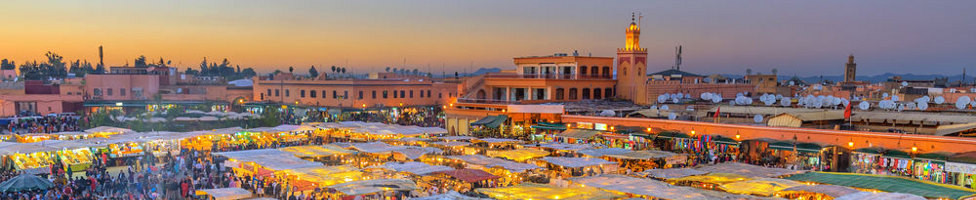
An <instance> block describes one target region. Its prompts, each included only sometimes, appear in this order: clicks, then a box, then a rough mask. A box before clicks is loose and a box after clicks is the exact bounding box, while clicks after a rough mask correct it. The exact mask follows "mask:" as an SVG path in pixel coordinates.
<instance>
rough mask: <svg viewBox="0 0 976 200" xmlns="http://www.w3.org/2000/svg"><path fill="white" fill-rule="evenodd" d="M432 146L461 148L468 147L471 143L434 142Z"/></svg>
mask: <svg viewBox="0 0 976 200" xmlns="http://www.w3.org/2000/svg"><path fill="white" fill-rule="evenodd" d="M431 144H435V145H441V146H445V147H460V146H468V145H470V144H471V143H470V142H461V141H448V142H432V143H431Z"/></svg>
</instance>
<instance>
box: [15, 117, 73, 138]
mask: <svg viewBox="0 0 976 200" xmlns="http://www.w3.org/2000/svg"><path fill="white" fill-rule="evenodd" d="M78 119H79V118H78V117H77V116H70V115H46V116H30V117H11V118H7V119H5V121H7V125H6V126H5V127H4V130H3V131H4V132H5V133H15V134H23V133H55V132H64V131H79V130H81V127H80V126H78Z"/></svg>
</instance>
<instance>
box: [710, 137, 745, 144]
mask: <svg viewBox="0 0 976 200" xmlns="http://www.w3.org/2000/svg"><path fill="white" fill-rule="evenodd" d="M712 142H715V143H716V144H728V145H739V141H735V139H732V138H727V137H722V136H720V135H716V136H714V137H712Z"/></svg>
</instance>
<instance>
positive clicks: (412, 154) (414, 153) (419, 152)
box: [393, 146, 444, 159]
mask: <svg viewBox="0 0 976 200" xmlns="http://www.w3.org/2000/svg"><path fill="white" fill-rule="evenodd" d="M393 152H397V153H400V154H403V156H406V157H407V158H409V159H417V158H420V157H421V156H424V155H425V154H434V153H441V152H444V150H441V149H438V148H434V147H415V146H407V147H404V148H399V149H396V150H393Z"/></svg>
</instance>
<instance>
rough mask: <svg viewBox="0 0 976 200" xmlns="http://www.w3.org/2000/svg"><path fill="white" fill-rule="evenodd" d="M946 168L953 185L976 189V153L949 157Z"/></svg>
mask: <svg viewBox="0 0 976 200" xmlns="http://www.w3.org/2000/svg"><path fill="white" fill-rule="evenodd" d="M945 166H946V170H945V171H946V172H947V173H948V174H949V177H950V180H952V184H953V185H957V186H962V187H965V188H973V189H976V151H971V152H965V153H958V154H955V155H952V156H949V157H948V158H947V161H946V165H945Z"/></svg>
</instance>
